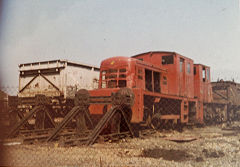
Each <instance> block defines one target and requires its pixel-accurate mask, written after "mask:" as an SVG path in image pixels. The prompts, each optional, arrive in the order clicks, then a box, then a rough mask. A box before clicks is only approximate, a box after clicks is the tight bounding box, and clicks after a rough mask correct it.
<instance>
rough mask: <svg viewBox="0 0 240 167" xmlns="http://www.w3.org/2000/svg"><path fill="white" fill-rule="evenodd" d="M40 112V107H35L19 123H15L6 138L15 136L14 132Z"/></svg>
mask: <svg viewBox="0 0 240 167" xmlns="http://www.w3.org/2000/svg"><path fill="white" fill-rule="evenodd" d="M40 110H42V107H41V106H36V107H34V108H33V109H32V110H31V111H30V112H29V113H28V114H27V115H26V116H25V117H24V118H23V119H22V120H21V121H20V122H19V123H17V124H16V125H15V126H14V127H13V128H12V130H11V131H10V133H9V134H8V138H10V137H12V136H14V135H15V134H16V132H17V131H18V130H19V129H20V128H21V127H22V126H23V125H24V124H25V123H27V121H28V120H29V119H30V118H31V117H32V116H33V114H35V113H36V112H38V111H40Z"/></svg>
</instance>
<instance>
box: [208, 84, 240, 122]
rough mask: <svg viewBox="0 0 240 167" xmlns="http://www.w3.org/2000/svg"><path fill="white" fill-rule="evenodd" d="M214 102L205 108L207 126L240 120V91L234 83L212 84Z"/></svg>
mask: <svg viewBox="0 0 240 167" xmlns="http://www.w3.org/2000/svg"><path fill="white" fill-rule="evenodd" d="M211 86H212V94H213V100H212V102H211V103H206V104H205V106H204V120H205V123H206V124H213V123H223V122H231V121H239V120H240V95H239V93H240V89H239V84H238V83H235V82H234V81H223V80H218V81H217V82H211Z"/></svg>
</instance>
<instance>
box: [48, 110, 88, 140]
mask: <svg viewBox="0 0 240 167" xmlns="http://www.w3.org/2000/svg"><path fill="white" fill-rule="evenodd" d="M81 110H84V112H85V114H86V117H87V118H88V120H89V121H90V123H91V125H92V126H93V124H92V120H91V119H90V116H89V115H88V113H87V112H86V110H85V109H82V107H79V106H75V107H73V108H72V110H71V111H70V112H69V113H68V114H67V115H66V116H65V117H64V119H63V120H62V122H61V123H60V124H59V125H58V126H57V127H56V128H55V129H54V131H53V132H52V134H51V135H50V136H49V137H48V139H47V140H46V141H47V142H49V141H52V140H53V139H55V138H56V136H57V135H58V134H59V132H60V131H61V130H62V129H63V128H64V127H65V126H66V125H67V124H68V123H69V121H71V120H72V119H73V118H74V117H75V116H76V115H77V114H78V113H79V111H81Z"/></svg>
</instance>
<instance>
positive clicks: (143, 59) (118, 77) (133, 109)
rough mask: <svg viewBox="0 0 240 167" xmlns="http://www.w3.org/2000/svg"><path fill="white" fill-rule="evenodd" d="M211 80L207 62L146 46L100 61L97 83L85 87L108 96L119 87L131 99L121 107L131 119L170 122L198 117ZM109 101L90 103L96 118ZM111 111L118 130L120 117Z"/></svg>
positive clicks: (142, 122)
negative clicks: (135, 52) (148, 49)
mask: <svg viewBox="0 0 240 167" xmlns="http://www.w3.org/2000/svg"><path fill="white" fill-rule="evenodd" d="M210 82H211V81H210V68H209V67H208V66H204V65H201V64H194V62H193V60H191V59H189V58H187V57H184V56H182V55H180V54H178V53H175V52H147V53H142V54H139V55H135V56H133V57H131V58H128V57H113V58H109V59H106V60H104V61H102V63H101V67H100V78H99V88H98V89H96V90H92V91H89V93H90V97H91V98H94V99H97V98H98V99H107V97H108V98H109V97H111V96H113V94H116V93H115V92H119V91H120V92H124V93H122V94H123V95H124V96H126V97H125V98H127V97H131V99H132V101H131V103H132V105H131V106H126V105H125V106H124V107H123V110H124V111H125V113H126V115H125V116H127V117H128V118H127V120H129V122H130V123H131V124H132V125H134V126H139V125H146V126H149V127H153V128H156V129H157V128H175V127H180V126H181V125H183V124H187V123H191V124H196V123H200V124H202V123H203V105H204V103H206V102H211V100H212V93H211V84H210ZM124 89H125V91H124ZM121 90H123V91H121ZM130 92H131V93H130ZM123 99H124V98H123ZM111 107H112V104H94V103H93V104H91V105H90V107H89V111H90V114H91V116H92V118H93V119H96V118H97V117H101V115H104V113H105V112H106V111H107V110H109V109H110V108H111ZM116 117H118V118H113V119H112V120H114V121H112V123H111V124H110V126H111V127H112V131H120V130H121V125H122V124H121V121H116V120H122V119H121V118H120V117H119V116H116Z"/></svg>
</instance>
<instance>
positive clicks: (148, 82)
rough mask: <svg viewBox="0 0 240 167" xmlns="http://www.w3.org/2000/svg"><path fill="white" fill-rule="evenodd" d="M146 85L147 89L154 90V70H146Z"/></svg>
mask: <svg viewBox="0 0 240 167" xmlns="http://www.w3.org/2000/svg"><path fill="white" fill-rule="evenodd" d="M145 87H146V90H148V91H152V71H151V70H147V69H146V70H145Z"/></svg>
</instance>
